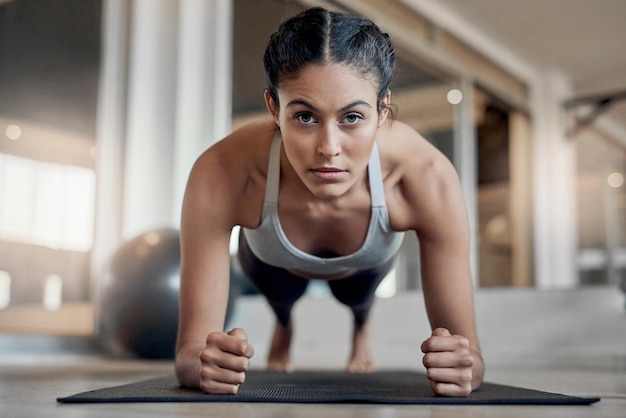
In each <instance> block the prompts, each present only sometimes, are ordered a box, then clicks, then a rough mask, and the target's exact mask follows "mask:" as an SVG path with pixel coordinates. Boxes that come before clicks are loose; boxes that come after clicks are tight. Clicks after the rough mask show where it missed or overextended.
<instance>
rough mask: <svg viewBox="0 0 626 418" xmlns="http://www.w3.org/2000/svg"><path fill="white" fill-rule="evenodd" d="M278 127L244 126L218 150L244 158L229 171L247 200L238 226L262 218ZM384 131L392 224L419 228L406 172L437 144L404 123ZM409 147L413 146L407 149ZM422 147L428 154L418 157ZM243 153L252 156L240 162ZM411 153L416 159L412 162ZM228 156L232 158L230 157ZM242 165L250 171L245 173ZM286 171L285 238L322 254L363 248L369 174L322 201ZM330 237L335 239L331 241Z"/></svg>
mask: <svg viewBox="0 0 626 418" xmlns="http://www.w3.org/2000/svg"><path fill="white" fill-rule="evenodd" d="M395 125H400V126H399V127H398V128H399V129H394V126H395ZM246 129H249V131H248V130H246ZM276 130H277V129H276V127H275V125H274V123H273V122H272V121H267V122H266V121H264V122H261V123H260V125H257V126H256V127H253V128H244V129H243V130H242V131H239V132H238V133H237V134H236V135H234V136H233V137H232V138H229V139H227V140H225V141H223V142H225V143H224V144H222V146H221V147H220V151H219V152H224V153H226V154H230V153H233V154H236V155H237V157H236V158H234V159H232V158H230V160H234V161H240V163H239V164H237V166H235V167H232V168H231V169H232V170H233V171H232V173H231V174H232V175H230V174H226V175H228V176H229V178H231V179H232V181H233V182H235V183H237V184H235V187H234V190H236V192H235V193H237V194H238V196H236V197H235V199H234V200H235V201H239V202H243V204H240V205H239V206H238V207H237V208H236V212H235V215H234V219H233V224H239V225H241V226H242V227H244V228H250V229H254V228H256V227H258V225H259V224H260V222H261V216H262V210H263V202H264V196H265V185H266V179H267V162H268V158H269V149H270V144H271V142H272V139H273V137H274V134H275V133H276ZM381 131H382V132H381V133H380V137H379V138H378V139H377V144H378V148H379V152H380V156H381V157H380V159H381V168H382V175H383V187H384V193H385V201H386V204H387V209H388V214H389V221H390V225H391V228H392V229H394V230H396V231H405V230H408V229H415V222H414V220H415V219H414V216H415V215H414V214H413V208H412V206H411V204H410V203H409V202H408V201H407V200H406V199H405V197H404V190H403V188H404V185H403V182H404V180H405V176H406V175H407V174H406V173H407V172H409V171H412V172H415V171H416V170H417V171H419V169H420V161H421V160H428V159H429V158H430V157H429V155H430V154H431V153H432V149H433V147H432V146H431V145H430V144H428V143H427V142H426V141H425V140H424V139H423V138H422V137H421V136H419V134H417V133H416V132H414V131H412V129H411V128H408V127H406V126H405V125H403V124H400V123H399V122H393V124H391V127H388V126H387V127H386V128H384V129H383V128H381ZM394 131H398V132H399V134H398V135H396V136H399V137H398V138H396V137H395V136H394V133H395V132H394ZM408 132H413V133H414V135H413V136H412V137H411V138H406V137H405V136H406V135H407V133H408ZM226 141H231V143H226ZM410 141H417V143H412V142H410ZM242 147H245V148H246V149H248V150H250V151H251V152H246V153H245V154H241V153H240V152H239V150H241V149H242ZM407 147H409V148H413V149H411V150H410V152H409V153H407V151H408V150H407ZM421 151H423V153H422V154H425V155H417V154H418V153H419V152H421ZM436 152H438V151H435V153H436ZM243 155H245V156H247V159H244V160H243V161H241V157H242V156H243ZM407 155H413V157H412V158H411V159H410V160H409V161H407V157H406V156H407ZM231 157H232V156H231ZM224 160H229V158H228V157H227V156H225V158H224ZM424 164H425V165H427V164H428V161H424ZM242 168H243V171H244V172H246V173H247V174H246V175H242ZM283 171H284V172H285V174H282V172H281V188H280V192H279V217H280V222H281V225H282V228H283V230H284V232H285V234H286V236H287V237H288V239H289V241H290V242H291V243H293V244H294V246H296V247H297V248H298V249H300V250H302V251H305V252H307V253H310V254H314V255H318V256H329V255H331V256H341V255H347V254H351V253H353V252H355V251H356V250H357V249H359V248H360V247H361V246H362V244H363V242H364V240H365V237H366V234H367V228H368V225H369V220H370V204H371V200H370V196H369V190H368V183H367V175H365V174H364V178H363V181H361V182H359V183H357V186H358V187H355V188H353V189H352V190H350V191H349V192H348V193H347V194H345V195H344V196H341V197H340V198H337V199H334V200H332V201H321V200H319V199H315V198H314V196H306V194H303V193H302V191H301V189H298V187H294V184H296V183H297V179H295V178H290V177H289V176H290V174H292V175H293V176H295V174H294V173H289V171H288V170H283ZM284 176H287V177H286V178H285V177H284ZM329 236H333V237H336V238H335V239H334V240H332V241H330V240H328V237H329Z"/></svg>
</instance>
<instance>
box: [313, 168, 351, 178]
mask: <svg viewBox="0 0 626 418" xmlns="http://www.w3.org/2000/svg"><path fill="white" fill-rule="evenodd" d="M311 173H312V174H313V175H315V176H316V177H317V178H319V179H321V180H326V181H339V180H341V179H342V178H343V177H344V176H345V175H346V174H347V173H348V172H347V171H346V170H341V169H339V168H335V167H318V168H313V169H311Z"/></svg>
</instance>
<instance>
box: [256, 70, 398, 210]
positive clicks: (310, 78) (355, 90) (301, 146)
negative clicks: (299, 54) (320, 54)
mask: <svg viewBox="0 0 626 418" xmlns="http://www.w3.org/2000/svg"><path fill="white" fill-rule="evenodd" d="M377 93H378V86H377V83H376V81H375V80H373V79H369V78H366V77H365V76H363V75H362V74H361V73H360V72H359V71H358V70H355V69H353V68H351V67H350V66H347V65H343V64H323V65H312V66H310V67H307V68H305V69H304V70H302V71H300V72H299V73H298V75H297V77H294V78H291V79H288V80H285V81H284V82H283V83H282V85H281V87H280V88H279V90H278V100H279V102H280V108H277V107H276V104H275V103H274V101H273V100H272V99H271V98H270V96H269V93H266V95H265V97H266V102H267V105H268V109H269V110H270V113H271V114H272V116H273V117H274V120H275V121H276V123H277V124H278V126H279V127H280V130H281V134H282V137H283V147H284V150H285V154H286V156H287V159H288V161H289V163H290V164H291V166H292V168H293V170H294V171H295V172H296V174H297V175H298V177H299V178H300V180H301V181H302V183H303V184H304V185H305V186H306V187H307V188H308V189H309V191H310V192H311V193H312V194H314V195H315V196H317V197H319V198H321V199H332V198H336V197H339V196H342V195H344V194H345V193H346V192H347V191H349V190H350V189H351V188H352V187H353V186H354V185H355V184H356V183H357V182H359V181H360V180H363V178H364V176H365V174H366V168H367V164H368V162H369V158H370V154H371V152H372V147H373V144H374V141H375V140H376V134H377V132H378V128H379V127H380V126H381V125H382V123H383V122H384V121H385V119H386V117H387V110H386V108H383V110H381V112H380V113H379V112H378V105H379V104H378V103H377ZM388 102H389V95H387V97H386V98H385V103H383V105H388V104H389V103H388Z"/></svg>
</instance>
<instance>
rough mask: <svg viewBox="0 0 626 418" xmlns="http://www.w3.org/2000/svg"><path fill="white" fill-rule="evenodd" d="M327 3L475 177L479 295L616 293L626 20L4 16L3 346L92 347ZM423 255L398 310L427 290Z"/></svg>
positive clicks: (7, 12)
mask: <svg viewBox="0 0 626 418" xmlns="http://www.w3.org/2000/svg"><path fill="white" fill-rule="evenodd" d="M314 5H320V6H324V7H328V8H332V9H336V10H345V11H350V12H354V13H358V14H361V15H363V16H366V17H368V18H371V19H373V20H374V21H375V22H376V23H377V24H379V26H381V28H382V29H383V30H384V31H387V32H388V33H389V34H390V36H391V38H392V40H393V42H394V44H395V47H396V50H397V57H398V70H397V74H396V77H395V79H394V82H393V86H392V99H393V100H392V101H393V102H394V103H395V104H396V105H397V106H398V119H399V120H401V121H404V122H406V123H408V124H410V125H412V126H413V127H414V128H415V129H417V130H418V131H419V132H421V133H422V134H423V135H424V136H425V137H426V138H427V139H428V140H429V141H431V142H432V143H433V144H435V145H436V146H437V147H438V148H439V149H440V150H442V151H443V152H444V153H445V154H446V155H447V156H448V157H449V158H450V160H451V161H452V162H453V163H454V165H455V167H456V168H457V170H458V173H459V176H460V178H461V183H462V186H463V189H464V193H465V197H466V202H467V205H468V212H469V214H470V219H471V232H472V266H473V270H474V278H475V283H476V287H477V288H478V289H484V288H520V289H536V290H538V291H548V290H554V289H578V288H587V287H605V288H612V289H614V291H615V292H620V287H622V288H623V287H624V281H625V280H626V185H624V176H625V175H626V54H624V53H623V45H622V44H623V40H624V39H626V26H625V25H624V24H623V19H624V16H626V2H623V1H621V0H596V1H588V0H526V1H516V0H499V1H490V0H439V1H434V0H386V1H377V0H335V1H324V0H292V1H289V0H215V1H208V0H207V1H203V0H0V333H4V334H7V335H8V334H15V333H26V334H35V335H51V334H52V335H64V336H91V335H93V334H94V333H96V332H97V328H98V326H97V320H96V319H97V318H96V317H97V315H98V312H99V310H98V308H99V306H100V304H101V303H102V298H103V292H104V291H105V289H106V287H107V285H109V284H110V283H108V282H107V280H112V279H111V277H110V275H108V274H107V270H108V268H109V267H108V266H109V263H110V260H111V257H112V256H113V255H114V254H115V253H116V251H117V250H118V249H119V248H120V247H121V246H122V245H123V244H124V243H126V242H128V241H129V240H131V239H133V238H135V237H137V236H139V235H141V234H145V233H149V232H150V231H156V230H159V229H162V228H172V229H174V230H175V229H176V228H177V227H178V224H179V216H180V206H181V202H182V194H183V191H184V187H185V182H186V178H187V175H188V173H189V170H190V168H191V165H192V164H193V161H194V160H195V158H196V157H197V156H198V155H199V154H200V153H201V152H202V151H203V150H204V149H206V148H207V147H209V146H210V145H211V144H212V143H214V142H216V141H218V140H220V139H221V138H222V137H224V136H225V135H226V134H228V132H229V131H230V130H231V129H233V128H234V127H237V126H240V125H241V124H243V123H245V122H246V121H248V120H250V119H253V118H257V117H260V116H262V115H263V114H264V112H265V108H264V103H263V89H264V86H265V80H264V72H263V66H262V55H263V52H264V48H265V44H266V41H267V39H268V37H269V34H270V33H271V32H272V31H273V30H274V29H275V28H276V27H277V25H278V24H279V23H280V22H281V21H282V20H284V19H285V18H287V17H290V16H292V15H293V14H295V13H297V12H299V11H302V10H304V9H305V8H307V7H310V6H314ZM148 237H150V236H148ZM155 237H156V236H155V235H152V238H153V240H152V241H150V238H147V242H148V243H150V242H152V243H153V244H154V243H155V242H156V243H157V244H158V237H157V238H155ZM155 240H156V241H155ZM418 246H419V243H418V242H417V240H416V238H415V237H414V236H410V235H409V236H407V238H406V239H405V242H404V245H403V250H402V253H401V256H400V259H399V262H398V265H397V267H396V269H395V270H394V272H393V273H392V274H391V275H390V277H389V278H388V280H386V282H385V285H384V286H383V287H382V288H381V289H380V296H381V297H386V298H390V297H397V296H398V295H399V294H402V293H404V292H411V291H419V286H420V284H419V283H420V279H419V260H418V257H416V256H415V254H416V251H418Z"/></svg>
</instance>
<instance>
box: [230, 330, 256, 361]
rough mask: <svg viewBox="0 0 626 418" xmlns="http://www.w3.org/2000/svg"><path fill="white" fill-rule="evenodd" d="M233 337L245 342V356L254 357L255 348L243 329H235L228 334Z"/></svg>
mask: <svg viewBox="0 0 626 418" xmlns="http://www.w3.org/2000/svg"><path fill="white" fill-rule="evenodd" d="M227 334H228V335H230V336H232V337H236V338H239V339H240V340H241V341H245V344H244V347H243V355H244V356H246V357H248V358H251V357H252V356H253V355H254V347H253V346H252V344H250V343H249V342H248V333H247V332H246V330H245V329H243V328H233V329H231V330H230V331H228V332H227Z"/></svg>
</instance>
